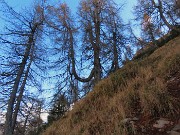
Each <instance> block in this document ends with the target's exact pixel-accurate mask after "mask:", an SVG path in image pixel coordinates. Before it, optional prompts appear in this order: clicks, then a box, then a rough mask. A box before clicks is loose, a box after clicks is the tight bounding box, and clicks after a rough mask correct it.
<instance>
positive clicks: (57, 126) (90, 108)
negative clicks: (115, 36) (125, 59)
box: [43, 37, 180, 135]
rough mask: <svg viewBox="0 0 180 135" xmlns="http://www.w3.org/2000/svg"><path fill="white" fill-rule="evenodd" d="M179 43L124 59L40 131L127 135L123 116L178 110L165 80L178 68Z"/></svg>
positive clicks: (60, 134)
mask: <svg viewBox="0 0 180 135" xmlns="http://www.w3.org/2000/svg"><path fill="white" fill-rule="evenodd" d="M179 43H180V37H177V38H176V39H174V40H173V41H170V42H169V43H168V44H167V45H165V46H163V47H161V48H159V49H158V50H156V51H155V52H154V53H153V54H152V55H150V56H149V57H147V58H144V59H143V60H140V61H132V62H129V63H127V65H125V66H124V67H123V68H122V69H119V70H118V71H117V72H116V73H114V74H112V75H110V76H109V77H108V78H106V79H104V80H102V81H101V82H100V83H99V84H97V86H95V88H94V90H93V91H92V92H90V93H89V94H88V95H87V97H86V98H84V99H82V100H81V101H79V102H78V103H77V104H76V105H75V108H74V109H73V110H72V111H71V112H69V113H68V114H67V116H65V117H64V118H62V119H61V120H59V121H56V122H54V123H53V124H52V125H51V126H50V127H49V128H48V129H47V130H46V131H45V132H44V133H43V135H81V134H82V135H127V134H133V132H135V131H133V128H132V127H131V128H129V127H127V125H125V124H124V123H123V122H122V120H123V119H124V118H127V117H135V116H140V115H141V116H142V115H149V116H152V117H157V116H168V115H174V114H177V113H178V109H180V108H179V106H178V103H177V102H178V101H179V99H177V98H174V97H173V96H171V95H170V94H169V93H168V90H167V87H166V81H167V80H168V76H170V75H171V76H172V75H173V74H175V73H176V72H178V71H179V70H180V44H179Z"/></svg>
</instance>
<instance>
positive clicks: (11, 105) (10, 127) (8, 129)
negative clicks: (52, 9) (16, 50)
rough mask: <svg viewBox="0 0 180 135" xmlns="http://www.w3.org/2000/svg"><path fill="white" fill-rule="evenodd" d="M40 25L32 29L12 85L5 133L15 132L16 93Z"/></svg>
mask: <svg viewBox="0 0 180 135" xmlns="http://www.w3.org/2000/svg"><path fill="white" fill-rule="evenodd" d="M37 27H38V24H34V27H33V28H32V29H31V34H30V35H29V39H28V43H27V47H26V50H25V53H24V57H23V59H22V62H21V64H20V66H19V70H18V73H17V76H16V78H15V82H14V85H13V87H12V91H11V93H10V98H9V101H8V107H7V113H6V122H5V130H4V132H5V135H12V134H13V131H14V129H13V123H12V121H13V110H14V104H15V100H16V94H17V91H18V88H19V84H20V81H21V78H22V75H23V73H24V70H25V66H26V64H27V60H28V57H29V54H30V51H31V47H32V44H33V43H34V39H33V38H34V33H35V31H36V29H37Z"/></svg>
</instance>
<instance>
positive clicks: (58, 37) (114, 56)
mask: <svg viewBox="0 0 180 135" xmlns="http://www.w3.org/2000/svg"><path fill="white" fill-rule="evenodd" d="M123 6H124V5H123V4H122V5H118V4H116V3H115V2H114V1H113V0H80V2H79V5H78V8H77V13H76V15H75V14H74V13H72V12H71V10H70V8H69V7H68V4H67V3H65V2H59V3H57V4H55V5H54V4H51V3H49V2H48V1H46V0H42V1H41V0H39V1H34V5H32V6H31V8H26V9H23V10H21V11H20V12H18V11H16V10H14V9H13V8H12V7H11V6H9V5H8V4H7V2H5V1H4V0H0V12H1V14H2V16H1V17H0V20H1V21H2V22H4V27H3V28H1V30H0V114H1V115H2V116H3V117H4V118H5V122H4V123H0V124H2V125H3V129H4V130H3V132H4V135H13V134H14V135H25V134H27V135H28V134H29V135H30V134H34V135H35V134H39V132H40V130H41V128H42V127H46V126H48V125H49V124H51V123H52V122H53V121H56V120H57V119H59V118H61V117H63V116H64V115H65V113H66V112H67V111H69V110H71V109H72V106H73V105H74V104H76V102H78V101H80V100H81V99H83V98H84V97H86V95H87V94H88V93H89V92H91V91H92V89H93V87H94V86H95V85H96V84H98V83H99V82H100V81H101V80H102V79H104V78H107V77H108V76H109V75H110V74H113V73H114V72H115V71H117V70H118V69H120V68H121V67H123V66H124V65H125V64H126V63H127V62H128V61H131V60H132V59H139V58H141V57H143V55H144V54H143V53H142V52H143V51H144V50H148V51H149V50H150V49H151V50H150V51H153V49H154V50H155V49H156V48H159V47H161V46H163V45H164V44H165V43H166V42H168V41H169V40H171V39H173V38H175V37H177V36H178V35H179V33H180V1H179V0H137V4H136V5H135V6H134V8H133V14H134V19H133V20H129V22H128V23H124V21H123V16H122V15H121V14H120V13H121V11H122V10H123ZM137 27H138V30H137V31H138V32H137V31H136V29H137ZM149 48H150V49H149ZM44 85H45V86H44ZM42 113H48V114H49V116H48V121H47V123H44V121H43V120H42V118H41V115H42ZM0 121H1V120H0Z"/></svg>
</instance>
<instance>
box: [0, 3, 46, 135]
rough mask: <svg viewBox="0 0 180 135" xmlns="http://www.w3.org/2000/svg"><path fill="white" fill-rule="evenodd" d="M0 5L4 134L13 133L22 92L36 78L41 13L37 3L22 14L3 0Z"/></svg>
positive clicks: (41, 24) (41, 9)
mask: <svg viewBox="0 0 180 135" xmlns="http://www.w3.org/2000/svg"><path fill="white" fill-rule="evenodd" d="M1 5H2V8H1V9H2V11H3V14H4V18H3V19H4V21H5V22H6V24H7V25H6V28H5V31H4V32H3V33H2V34H1V38H0V41H1V43H2V46H1V47H3V52H2V53H3V55H4V58H7V59H6V60H4V61H3V63H1V65H2V72H1V79H2V82H1V87H2V88H3V89H4V90H6V93H7V95H8V96H6V99H7V110H6V122H5V131H4V132H5V135H12V134H13V133H14V129H15V126H16V122H17V116H18V113H19V110H20V109H21V107H20V106H21V102H22V100H23V96H24V92H25V90H26V89H31V88H32V87H31V86H32V85H31V84H32V82H35V81H34V78H35V76H32V75H33V74H35V73H33V68H32V67H36V64H37V63H36V61H38V60H39V62H40V59H41V58H40V57H39V58H38V55H40V54H38V51H40V50H39V49H40V39H41V38H42V30H43V21H44V17H43V8H42V7H41V6H40V5H37V6H35V8H33V9H32V10H31V11H24V14H21V13H18V12H16V11H15V10H13V9H12V8H11V7H10V6H8V5H7V3H5V2H4V1H2V2H1ZM41 52H43V51H42V50H41ZM39 67H40V66H39ZM36 68H37V67H36ZM27 84H28V85H29V86H27ZM30 85H31V86H30ZM27 87H29V88H27Z"/></svg>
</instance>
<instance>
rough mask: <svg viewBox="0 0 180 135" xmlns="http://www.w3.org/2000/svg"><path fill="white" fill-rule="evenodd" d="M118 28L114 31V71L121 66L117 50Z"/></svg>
mask: <svg viewBox="0 0 180 135" xmlns="http://www.w3.org/2000/svg"><path fill="white" fill-rule="evenodd" d="M116 38H117V37H116V30H115V31H114V32H113V55H114V60H113V65H112V66H113V69H112V70H113V71H116V70H117V69H118V68H119V62H118V51H117V39H116Z"/></svg>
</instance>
